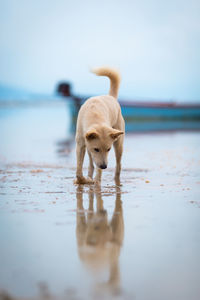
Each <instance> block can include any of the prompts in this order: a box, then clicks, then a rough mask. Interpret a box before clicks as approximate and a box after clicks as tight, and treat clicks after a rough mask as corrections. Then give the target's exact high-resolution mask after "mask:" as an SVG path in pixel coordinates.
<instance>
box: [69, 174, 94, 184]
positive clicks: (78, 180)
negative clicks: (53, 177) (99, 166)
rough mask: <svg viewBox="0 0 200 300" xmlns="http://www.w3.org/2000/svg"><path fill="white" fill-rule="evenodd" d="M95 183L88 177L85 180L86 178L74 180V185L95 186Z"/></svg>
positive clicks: (80, 177)
mask: <svg viewBox="0 0 200 300" xmlns="http://www.w3.org/2000/svg"><path fill="white" fill-rule="evenodd" d="M93 183H94V181H93V180H92V179H91V178H90V177H88V178H85V177H84V176H78V177H77V178H76V179H75V180H74V184H93Z"/></svg>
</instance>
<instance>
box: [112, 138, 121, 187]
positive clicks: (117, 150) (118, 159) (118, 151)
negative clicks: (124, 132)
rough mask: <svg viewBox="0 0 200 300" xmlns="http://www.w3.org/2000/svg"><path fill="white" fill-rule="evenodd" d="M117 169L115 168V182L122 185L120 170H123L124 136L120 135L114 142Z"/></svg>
mask: <svg viewBox="0 0 200 300" xmlns="http://www.w3.org/2000/svg"><path fill="white" fill-rule="evenodd" d="M113 146H114V150H115V157H116V169H115V183H116V185H120V172H121V158H122V152H123V137H120V138H119V139H118V140H117V141H116V142H115V143H114V144H113Z"/></svg>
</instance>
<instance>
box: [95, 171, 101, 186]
mask: <svg viewBox="0 0 200 300" xmlns="http://www.w3.org/2000/svg"><path fill="white" fill-rule="evenodd" d="M101 175H102V170H101V169H99V168H96V175H95V178H94V183H95V184H96V185H99V184H100V183H101Z"/></svg>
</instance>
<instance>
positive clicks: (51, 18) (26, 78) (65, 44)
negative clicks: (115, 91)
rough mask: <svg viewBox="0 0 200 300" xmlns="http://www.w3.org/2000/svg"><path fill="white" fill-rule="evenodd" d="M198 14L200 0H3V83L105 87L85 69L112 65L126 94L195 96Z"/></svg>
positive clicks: (46, 88)
mask: <svg viewBox="0 0 200 300" xmlns="http://www.w3.org/2000/svg"><path fill="white" fill-rule="evenodd" d="M199 16H200V1H199V0H190V1H185V0H182V1H179V0H173V1H172V0H167V1H157V0H136V1H131V0H123V1H118V0H111V1H109V0H107V1H105V0H101V1H95V0H93V1H92V0H84V1H81V0H79V1H78V0H72V1H69V0H57V1H55V0H48V1H46V0H0V34H1V37H0V43H1V44H0V82H1V83H3V84H7V85H12V86H15V87H20V88H25V89H27V90H31V91H34V92H45V93H46V92H47V93H52V92H53V90H54V87H55V84H56V82H57V81H58V80H61V79H65V80H70V81H71V82H72V83H73V86H74V91H75V92H76V93H79V94H91V95H92V94H99V93H106V92H107V91H108V81H107V80H106V79H103V78H97V77H95V76H94V75H92V74H90V73H89V68H90V67H96V66H100V65H111V66H114V67H117V68H119V69H120V70H121V74H122V84H121V89H120V96H121V97H123V98H130V99H134V98H139V99H147V98H149V99H159V100H160V99H178V100H192V101H194V100H199V101H200V84H199V78H200V54H199V53H200V17H199Z"/></svg>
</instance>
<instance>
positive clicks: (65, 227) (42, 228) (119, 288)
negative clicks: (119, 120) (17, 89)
mask: <svg viewBox="0 0 200 300" xmlns="http://www.w3.org/2000/svg"><path fill="white" fill-rule="evenodd" d="M64 109H65V108H64V105H63V104H61V105H60V106H59V107H57V108H56V109H55V108H43V109H41V108H40V109H38V110H37V109H36V108H32V109H31V110H29V111H27V110H26V111H18V112H16V113H12V114H11V113H8V115H7V116H4V117H2V118H1V119H0V128H1V129H0V134H1V139H2V147H1V152H0V198H1V201H0V228H1V230H0V241H1V249H0V266H1V268H0V290H5V291H7V292H8V293H9V294H11V295H12V296H13V297H14V298H15V297H16V298H17V299H36V298H40V299H115V298H116V299H135V298H136V299H139V300H140V299H141V300H143V299H154V300H155V299H185V300H186V299H190V300H193V299H194V300H197V299H198V297H199V294H200V288H199V282H198V281H199V277H200V272H199V267H200V263H199V251H200V235H199V233H200V222H199V216H200V157H199V153H200V134H199V133H171V134H170V133H168V134H153V135H142V134H141V135H127V136H126V139H125V147H124V148H125V149H124V156H123V163H122V166H123V170H122V186H121V187H120V188H116V186H115V185H114V180H113V170H114V165H115V163H114V155H113V152H112V153H111V156H110V160H109V168H108V170H106V171H105V172H104V174H103V181H102V187H101V190H95V189H94V188H93V187H92V188H91V187H89V186H85V187H83V188H82V189H80V188H78V187H77V186H75V185H73V179H74V174H75V154H74V144H72V146H71V147H68V148H66V149H65V148H64V147H63V145H65V144H63V143H60V142H62V141H64V140H66V137H67V126H69V123H68V125H67V124H66V111H65V110H64ZM52 118H55V119H53V120H52ZM36 125H37V126H36ZM86 165H87V161H86ZM86 165H85V167H86ZM85 171H86V169H85ZM96 223H98V225H97V224H96ZM95 224H96V225H95ZM94 225H95V226H94ZM95 228H96V229H95ZM102 228H103V229H102ZM95 230H97V232H96V231H95ZM87 239H89V240H90V243H89V245H88V243H87ZM97 241H98V243H97ZM99 241H101V242H99ZM92 243H93V244H92ZM95 243H97V244H95ZM95 245H96V246H95ZM99 261H100V262H101V264H100V266H99ZM39 286H40V288H39ZM46 286H47V287H48V290H47V288H46ZM41 287H42V288H41ZM39 290H40V291H41V293H40V294H39ZM2 297H3V296H2ZM45 297H46V298H45ZM48 297H49V298H48ZM2 299H4V298H2Z"/></svg>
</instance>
